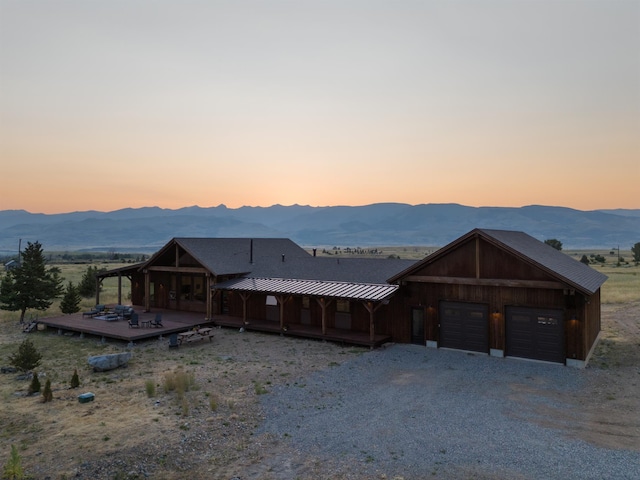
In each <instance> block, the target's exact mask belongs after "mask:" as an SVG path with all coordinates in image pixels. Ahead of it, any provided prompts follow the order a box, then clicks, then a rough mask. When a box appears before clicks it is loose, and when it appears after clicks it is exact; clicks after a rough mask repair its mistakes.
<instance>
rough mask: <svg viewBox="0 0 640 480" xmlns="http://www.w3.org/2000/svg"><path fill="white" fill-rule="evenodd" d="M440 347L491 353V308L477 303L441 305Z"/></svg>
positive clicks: (446, 303) (448, 303) (444, 303)
mask: <svg viewBox="0 0 640 480" xmlns="http://www.w3.org/2000/svg"><path fill="white" fill-rule="evenodd" d="M439 343H440V346H441V347H444V348H456V349H458V350H470V351H472V352H483V353H488V352H489V308H488V306H487V305H483V304H477V303H461V302H442V303H441V304H440V342H439Z"/></svg>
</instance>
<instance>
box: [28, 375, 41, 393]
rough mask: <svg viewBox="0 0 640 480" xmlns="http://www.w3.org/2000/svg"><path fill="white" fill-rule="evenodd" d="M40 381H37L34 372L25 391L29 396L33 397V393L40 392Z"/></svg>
mask: <svg viewBox="0 0 640 480" xmlns="http://www.w3.org/2000/svg"><path fill="white" fill-rule="evenodd" d="M40 387H41V386H40V380H39V379H38V374H37V373H36V372H33V378H32V379H31V384H30V385H29V390H27V393H28V394H29V395H33V394H34V393H39V392H40Z"/></svg>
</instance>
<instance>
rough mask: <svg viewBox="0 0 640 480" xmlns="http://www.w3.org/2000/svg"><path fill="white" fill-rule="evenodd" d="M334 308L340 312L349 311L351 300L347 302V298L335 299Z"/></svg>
mask: <svg viewBox="0 0 640 480" xmlns="http://www.w3.org/2000/svg"><path fill="white" fill-rule="evenodd" d="M336 310H337V311H338V312H340V313H350V312H351V302H349V300H344V299H342V298H339V299H338V300H336Z"/></svg>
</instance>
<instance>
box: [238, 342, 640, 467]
mask: <svg viewBox="0 0 640 480" xmlns="http://www.w3.org/2000/svg"><path fill="white" fill-rule="evenodd" d="M591 375H597V372H593V371H591V370H590V369H585V370H576V369H573V368H568V367H564V366H561V365H551V364H544V363H536V362H527V361H520V360H516V359H500V358H492V357H488V356H484V355H473V354H468V353H465V352H459V351H447V350H442V349H440V350H434V349H425V348H424V347H420V346H412V345H392V346H389V347H388V348H386V349H379V350H375V351H371V352H367V353H365V354H363V355H360V356H358V357H356V358H354V359H351V360H349V361H347V362H345V363H342V364H340V365H335V366H334V367H332V368H330V369H327V370H324V371H321V372H316V373H314V374H312V375H310V376H308V377H305V378H304V379H302V380H299V381H298V382H293V381H292V382H291V383H289V384H288V385H285V386H279V387H274V388H273V389H272V390H271V392H270V394H269V395H264V396H262V398H261V403H262V407H263V408H264V412H265V419H266V420H265V422H264V423H263V424H262V425H261V426H260V427H259V429H258V431H257V432H256V435H257V436H261V438H264V439H267V438H271V439H272V440H273V441H274V443H277V444H278V445H279V448H280V452H281V454H280V455H278V456H277V457H273V458H271V459H270V461H269V460H268V459H265V460H267V461H265V462H262V467H264V466H265V465H267V464H268V465H269V468H268V470H267V471H268V472H269V475H266V474H265V471H264V470H263V471H262V472H260V471H258V470H255V471H254V472H247V475H248V476H246V475H243V480H244V479H245V478H266V477H267V476H268V477H269V478H280V479H287V478H292V479H293V478H310V477H312V476H314V477H315V478H374V477H375V478H394V477H401V478H405V479H413V478H426V477H429V478H440V479H449V478H475V479H494V478H500V479H503V478H504V479H506V478H510V479H540V478H548V479H556V478H562V479H574V478H575V479H581V480H586V479H640V453H639V452H637V451H633V450H609V449H604V448H598V447H596V446H593V445H591V444H589V443H586V442H584V441H581V440H577V439H575V438H570V436H568V435H567V433H566V432H567V430H566V429H563V428H562V426H563V424H566V423H568V422H571V419H572V418H575V416H576V415H581V412H579V411H576V410H577V409H576V408H575V404H571V403H567V402H566V401H563V400H562V398H563V397H564V398H568V397H567V396H572V395H574V394H575V395H579V394H580V391H581V388H582V387H583V386H584V383H585V382H589V380H590V378H591V377H590V376H591ZM636 413H637V412H636ZM543 425H552V427H548V426H546V427H545V426H543ZM555 425H557V427H556V426H555ZM310 459H313V460H310Z"/></svg>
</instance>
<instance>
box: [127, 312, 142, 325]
mask: <svg viewBox="0 0 640 480" xmlns="http://www.w3.org/2000/svg"><path fill="white" fill-rule="evenodd" d="M139 327H140V324H139V323H138V314H137V313H132V314H131V318H130V319H129V328H139Z"/></svg>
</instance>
